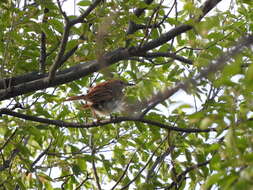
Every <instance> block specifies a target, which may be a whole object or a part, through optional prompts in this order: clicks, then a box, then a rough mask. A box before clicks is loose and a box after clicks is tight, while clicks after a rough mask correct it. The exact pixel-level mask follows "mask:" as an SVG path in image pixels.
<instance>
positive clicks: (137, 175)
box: [120, 136, 168, 190]
mask: <svg viewBox="0 0 253 190" xmlns="http://www.w3.org/2000/svg"><path fill="white" fill-rule="evenodd" d="M167 138H168V136H167V137H165V138H164V139H163V140H162V142H161V143H160V144H159V146H158V147H157V148H156V149H155V151H154V152H153V153H152V155H151V156H150V158H149V159H148V161H147V162H146V164H145V165H144V166H143V167H142V168H141V170H140V171H139V172H138V173H137V174H136V176H135V177H134V178H133V179H132V180H131V181H129V182H128V183H127V184H126V185H125V186H124V187H122V188H121V189H120V190H123V189H127V188H128V187H129V186H130V185H131V184H132V183H133V182H134V181H135V180H136V179H137V178H138V177H139V176H140V175H141V173H142V172H143V171H144V170H145V169H146V168H147V166H148V165H149V163H150V162H151V161H152V159H153V157H154V156H155V153H156V152H157V150H158V149H159V148H160V147H161V146H162V144H163V143H164V142H165V141H166V140H167Z"/></svg>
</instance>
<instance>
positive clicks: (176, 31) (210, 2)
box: [136, 0, 222, 53]
mask: <svg viewBox="0 0 253 190" xmlns="http://www.w3.org/2000/svg"><path fill="white" fill-rule="evenodd" d="M220 1H222V0H207V1H206V2H205V3H204V5H203V6H201V9H202V15H201V16H200V17H199V18H198V19H196V22H200V21H201V19H202V18H203V17H204V16H205V15H206V14H207V13H208V12H209V11H210V10H212V8H214V7H215V6H216V5H217V4H218V3H219V2H220ZM192 28H193V26H191V25H188V24H181V25H179V26H176V27H175V28H173V29H171V30H170V31H168V32H166V33H164V34H162V35H161V36H160V37H159V38H157V39H155V40H152V41H150V42H147V43H145V44H144V45H143V46H141V47H136V48H137V49H138V51H136V52H138V53H141V52H146V51H148V50H151V49H154V48H157V47H159V46H161V45H162V44H164V43H166V42H168V41H170V40H171V39H173V38H174V37H175V36H178V35H180V34H182V33H184V32H186V31H188V30H191V29H192Z"/></svg>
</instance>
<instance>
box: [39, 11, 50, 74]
mask: <svg viewBox="0 0 253 190" xmlns="http://www.w3.org/2000/svg"><path fill="white" fill-rule="evenodd" d="M48 12H49V9H48V8H45V9H44V15H43V19H42V23H46V22H47V15H46V14H47V13H48ZM46 58H47V51H46V34H45V32H43V31H42V32H41V39H40V60H39V64H40V68H39V71H40V73H45V71H46Z"/></svg>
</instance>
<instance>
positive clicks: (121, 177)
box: [111, 150, 137, 190]
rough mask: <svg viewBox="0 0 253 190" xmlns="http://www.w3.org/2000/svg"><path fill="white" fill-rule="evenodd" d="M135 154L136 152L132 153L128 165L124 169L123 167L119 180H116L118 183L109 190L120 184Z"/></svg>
mask: <svg viewBox="0 0 253 190" xmlns="http://www.w3.org/2000/svg"><path fill="white" fill-rule="evenodd" d="M136 152H137V150H136V151H135V152H134V154H133V155H132V157H131V159H130V160H129V162H128V164H127V165H126V167H125V169H124V171H123V173H122V175H121V176H120V178H119V179H118V181H117V182H116V183H115V184H114V186H113V187H112V188H111V190H114V189H115V188H116V187H117V186H118V184H119V183H120V182H121V180H122V179H123V178H124V176H125V175H126V172H127V170H128V168H129V166H130V164H131V162H132V161H133V159H134V156H135V154H136Z"/></svg>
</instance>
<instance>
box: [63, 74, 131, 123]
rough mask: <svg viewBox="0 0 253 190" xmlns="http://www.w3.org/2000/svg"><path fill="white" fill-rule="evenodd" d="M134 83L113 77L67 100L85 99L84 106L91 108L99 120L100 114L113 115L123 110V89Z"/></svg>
mask: <svg viewBox="0 0 253 190" xmlns="http://www.w3.org/2000/svg"><path fill="white" fill-rule="evenodd" d="M133 85H134V84H132V83H128V82H125V81H123V80H120V79H112V80H109V81H105V82H102V83H99V84H97V85H96V86H94V87H92V88H90V89H89V90H88V92H87V94H85V95H80V96H71V97H69V98H67V99H66V100H65V101H72V100H85V101H86V104H84V105H83V106H82V107H83V108H90V109H91V111H92V113H93V116H95V117H96V118H97V119H98V120H99V116H108V115H110V116H111V113H114V112H120V111H122V109H123V107H124V106H123V105H124V103H123V98H124V93H123V89H124V88H125V87H127V86H133Z"/></svg>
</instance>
